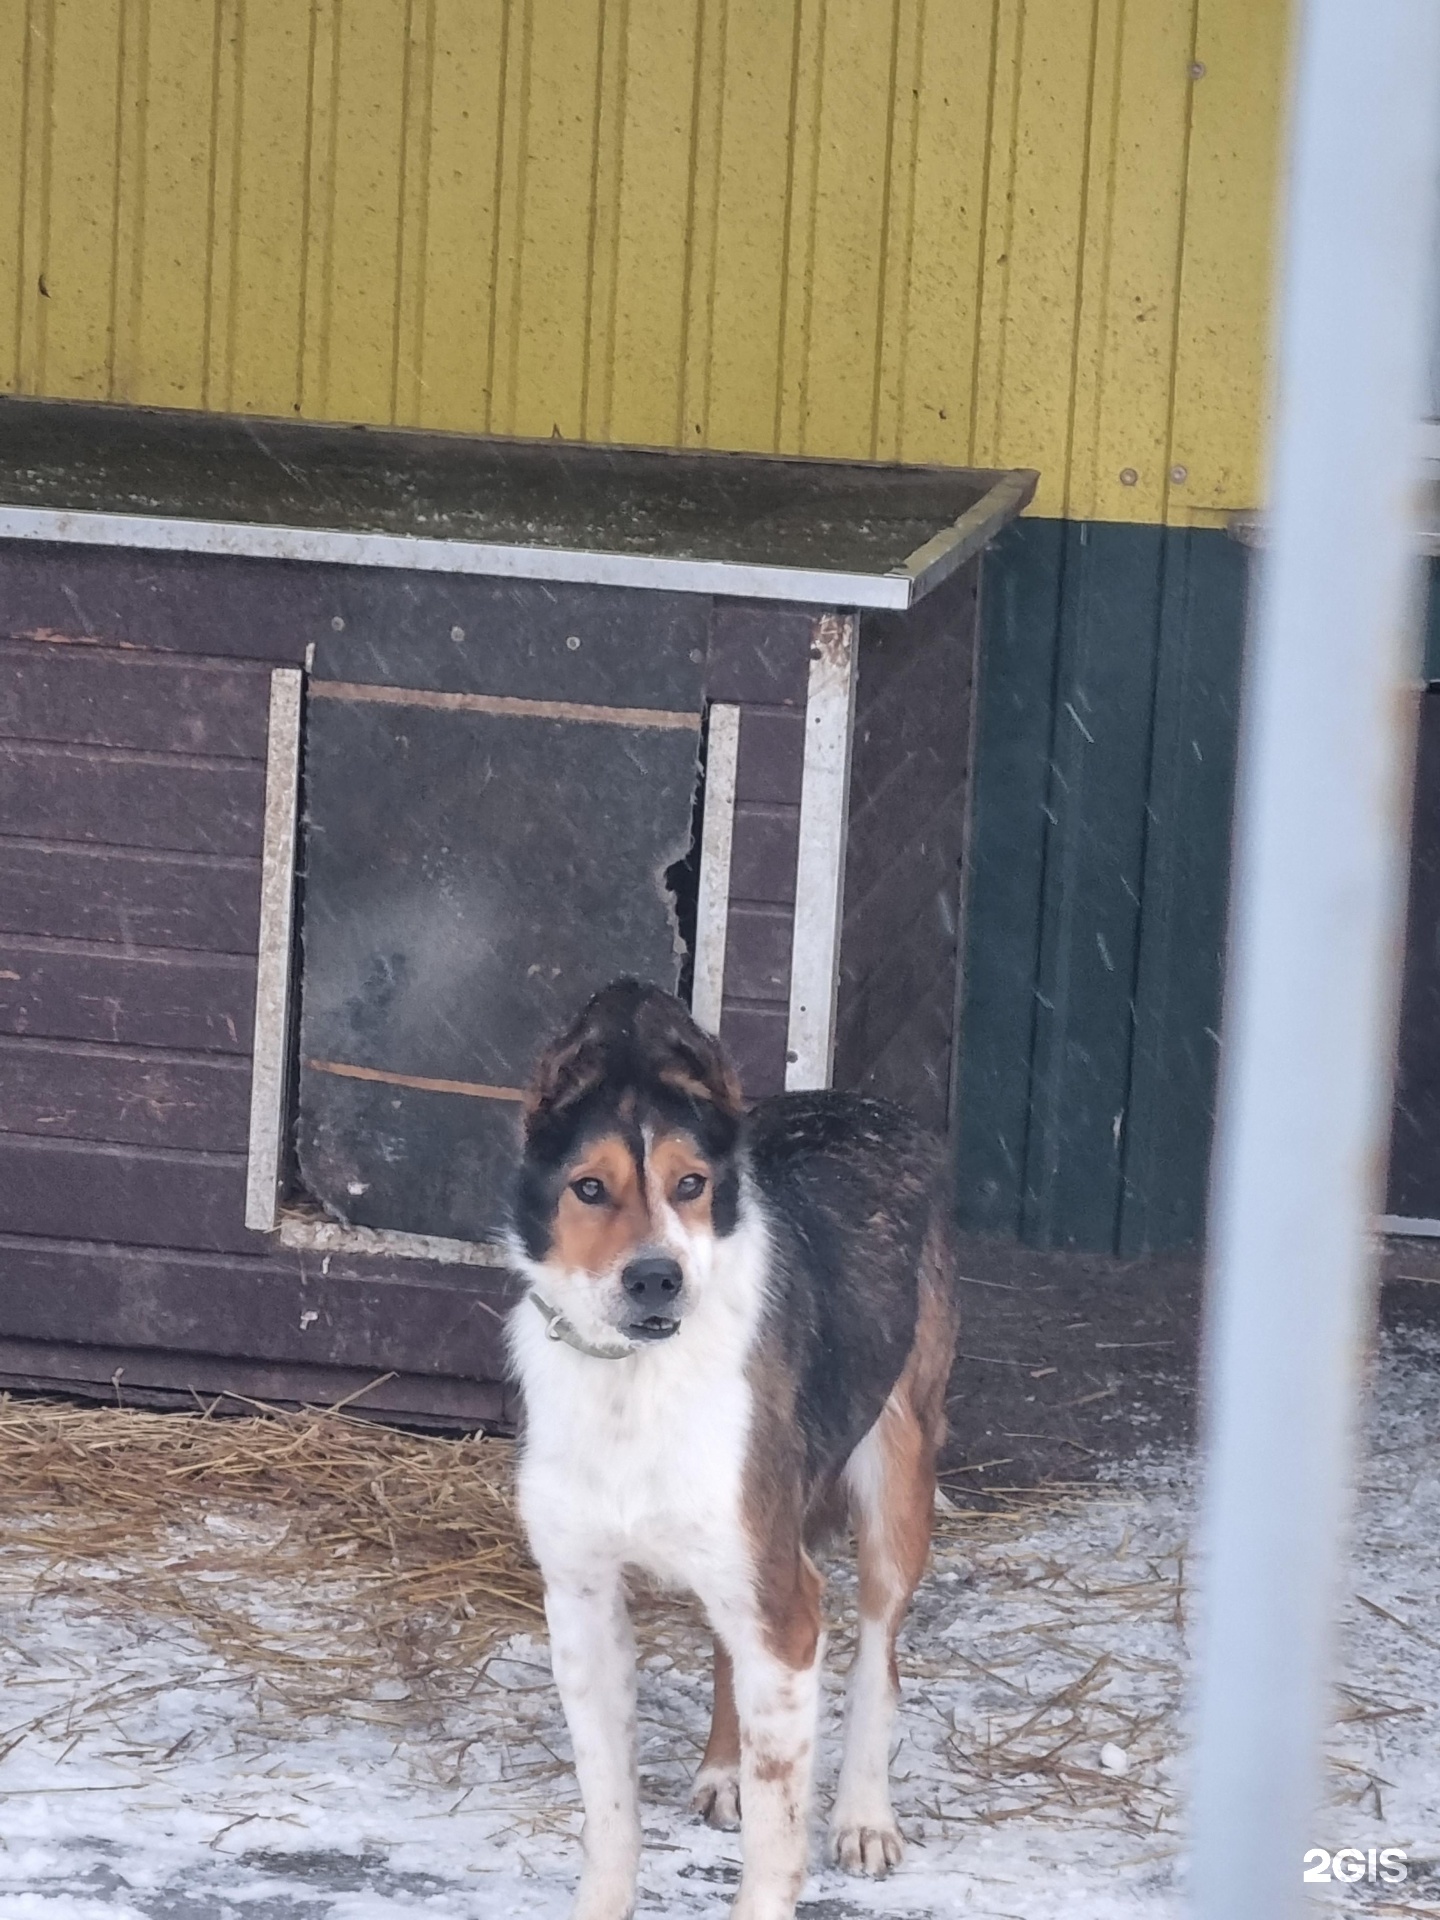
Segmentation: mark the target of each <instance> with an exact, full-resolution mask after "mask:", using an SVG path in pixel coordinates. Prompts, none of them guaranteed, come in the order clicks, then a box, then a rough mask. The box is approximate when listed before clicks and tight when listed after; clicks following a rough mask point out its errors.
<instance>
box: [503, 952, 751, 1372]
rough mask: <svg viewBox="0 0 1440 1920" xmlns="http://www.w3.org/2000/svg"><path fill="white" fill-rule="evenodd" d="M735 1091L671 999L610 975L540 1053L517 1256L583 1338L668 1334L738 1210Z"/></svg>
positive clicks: (718, 1057)
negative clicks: (611, 980) (606, 984)
mask: <svg viewBox="0 0 1440 1920" xmlns="http://www.w3.org/2000/svg"><path fill="white" fill-rule="evenodd" d="M740 1116H741V1097H740V1087H739V1083H738V1081H737V1080H736V1077H735V1074H734V1072H733V1070H732V1069H731V1067H730V1065H729V1063H728V1061H727V1060H726V1058H725V1055H724V1053H723V1052H722V1051H721V1048H720V1045H719V1042H718V1041H716V1040H714V1039H712V1038H711V1037H710V1035H709V1034H707V1033H704V1032H703V1031H702V1030H701V1029H700V1028H699V1027H698V1026H697V1025H696V1024H695V1022H694V1021H693V1020H692V1019H691V1017H690V1015H689V1013H688V1012H687V1011H686V1009H685V1007H684V1006H683V1005H682V1004H681V1003H680V1001H678V1000H677V999H675V998H674V996H673V995H671V994H668V993H662V992H661V991H660V990H659V988H657V987H650V986H645V985H642V984H641V983H640V982H638V981H633V980H620V981H616V982H615V984H614V985H613V986H609V987H606V988H605V989H604V990H603V991H602V992H600V993H597V994H596V996H595V998H594V999H593V1000H592V1001H591V1002H590V1004H589V1005H588V1006H587V1007H586V1008H585V1010H584V1012H583V1013H582V1014H581V1015H580V1017H579V1018H578V1019H577V1020H576V1021H575V1023H574V1024H573V1025H572V1026H571V1027H570V1028H568V1029H567V1031H566V1032H564V1033H563V1034H561V1035H560V1037H559V1039H558V1040H556V1041H555V1042H554V1043H553V1045H552V1046H550V1047H549V1048H548V1049H547V1051H546V1052H545V1054H544V1056H543V1058H542V1059H541V1061H540V1064H539V1067H538V1068H537V1069H536V1073H535V1078H534V1081H533V1083H532V1084H531V1087H530V1090H529V1093H528V1095H527V1096H526V1103H525V1146H524V1155H523V1158H522V1161H521V1165H520V1171H519V1174H518V1176H517V1179H516V1184H515V1194H514V1205H513V1227H514V1236H515V1241H516V1243H517V1246H516V1251H517V1254H519V1255H521V1256H523V1258H522V1265H523V1266H524V1267H525V1268H526V1270H527V1271H528V1272H529V1274H530V1275H531V1277H532V1278H535V1279H537V1280H540V1281H541V1283H542V1285H543V1288H544V1291H545V1294H546V1296H547V1297H548V1299H549V1300H550V1302H551V1303H552V1304H553V1305H554V1306H555V1307H557V1308H558V1309H559V1310H560V1312H561V1313H562V1314H563V1315H564V1316H565V1318H566V1319H567V1320H568V1321H569V1322H570V1324H571V1325H572V1326H573V1327H574V1328H575V1329H576V1330H577V1332H579V1333H581V1334H582V1335H584V1336H585V1337H587V1338H590V1339H599V1340H602V1341H604V1340H611V1341H613V1339H614V1337H615V1336H616V1334H619V1335H620V1336H622V1337H623V1338H624V1339H625V1340H627V1341H629V1342H630V1343H632V1344H636V1345H638V1344H640V1343H642V1342H649V1341H656V1340H664V1339H667V1338H668V1337H669V1336H670V1335H671V1334H673V1333H675V1332H676V1331H677V1330H678V1328H679V1325H680V1323H681V1321H682V1320H683V1319H684V1318H685V1315H686V1314H687V1313H688V1312H690V1311H691V1310H692V1309H693V1307H694V1306H695V1305H696V1304H697V1303H698V1301H699V1300H700V1298H701V1297H702V1296H703V1293H704V1290H705V1288H706V1285H707V1283H708V1282H709V1280H710V1276H711V1272H712V1269H713V1264H714V1250H715V1246H716V1242H717V1241H719V1240H723V1239H724V1238H725V1237H726V1236H727V1235H728V1234H730V1233H732V1232H733V1231H734V1228H735V1225H736V1218H737V1211H738V1206H739V1189H740V1175H739V1165H738V1159H737V1150H738V1145H739V1135H740Z"/></svg>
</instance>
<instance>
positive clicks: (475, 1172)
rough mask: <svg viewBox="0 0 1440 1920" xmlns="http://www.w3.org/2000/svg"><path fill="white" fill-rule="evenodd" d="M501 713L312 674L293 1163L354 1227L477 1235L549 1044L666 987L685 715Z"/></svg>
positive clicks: (308, 1185)
mask: <svg viewBox="0 0 1440 1920" xmlns="http://www.w3.org/2000/svg"><path fill="white" fill-rule="evenodd" d="M510 704H511V705H512V706H518V707H521V708H527V707H528V708H541V709H542V711H538V712H537V711H519V712H516V711H505V710H503V709H504V707H505V705H506V703H505V702H503V701H488V702H487V701H486V700H485V698H484V697H483V696H467V695H437V694H434V693H408V692H406V691H405V690H402V689H390V688H387V689H383V690H382V689H376V688H372V687H358V686H353V685H351V686H347V685H327V684H326V683H325V682H323V681H320V682H316V683H314V684H313V685H312V689H311V697H310V703H309V711H308V718H307V723H306V751H305V780H306V818H305V829H304V849H303V852H304V867H303V876H304V879H303V964H302V971H301V980H302V995H301V1025H300V1073H299V1115H298V1133H297V1141H296V1146H297V1160H298V1169H299V1174H300V1180H301V1184H302V1186H303V1187H304V1188H305V1189H306V1191H307V1192H308V1193H309V1194H310V1195H311V1196H312V1197H313V1198H314V1199H315V1200H318V1201H319V1202H320V1203H321V1205H322V1206H323V1207H324V1208H325V1210H326V1211H327V1212H328V1213H329V1214H331V1215H333V1216H334V1217H336V1218H338V1219H341V1220H344V1221H347V1222H349V1223H350V1224H352V1225H356V1226H367V1227H380V1228H390V1229H394V1230H398V1231H403V1232H409V1233H423V1234H439V1235H444V1236H447V1237H453V1238H460V1239H483V1238H486V1237H488V1236H490V1235H491V1234H493V1233H494V1232H495V1230H496V1229H497V1227H498V1226H499V1224H500V1220H501V1207H502V1204H503V1200H504V1194H505V1188H506V1183H507V1180H508V1177H509V1172H510V1168H511V1166H512V1165H513V1161H514V1154H515V1142H516V1137H517V1128H518V1124H519V1113H520V1109H519V1092H520V1090H521V1089H522V1088H523V1086H524V1085H525V1083H526V1081H527V1079H528V1077H529V1074H530V1072H531V1069H532V1067H533V1065H534V1062H535V1058H536V1055H537V1053H538V1052H539V1050H540V1048H541V1047H542V1046H543V1044H544V1043H545V1041H546V1040H547V1039H548V1038H549V1037H550V1036H551V1035H552V1034H553V1033H554V1032H555V1031H556V1029H557V1028H558V1027H559V1026H560V1025H561V1024H562V1023H563V1022H565V1021H566V1020H568V1019H569V1018H570V1017H571V1016H572V1015H573V1013H574V1012H575V1011H576V1009H577V1008H578V1007H579V1005H580V1004H581V1003H582V1001H583V1000H584V999H585V998H586V996H587V995H588V994H590V993H591V992H593V991H594V990H595V989H596V988H598V987H600V986H603V985H604V984H605V982H606V981H608V980H610V979H612V978H614V977H615V976H616V975H618V974H625V973H629V974H637V975H640V976H643V977H645V978H647V979H651V980H656V981H659V982H662V983H664V984H667V985H669V986H671V987H673V986H674V985H675V984H676V981H677V978H678V974H679V964H680V952H679V942H678V940H677V936H676V931H675V919H674V909H673V902H672V899H671V897H670V894H669V892H668V890H667V886H666V879H665V875H666V869H667V868H668V867H669V866H670V865H671V864H672V863H673V862H675V861H677V860H678V859H680V858H681V857H682V856H683V855H684V853H685V851H686V849H687V847H688V845H689V841H690V834H691V810H692V804H693V798H694V784H695V774H696V755H697V746H698V740H699V716H698V714H696V715H694V716H693V717H692V716H690V715H688V714H683V713H675V712H660V711H657V712H655V713H653V714H649V715H645V714H640V713H637V712H636V711H635V710H633V709H632V710H628V711H627V710H622V709H613V710H608V711H609V715H610V717H606V714H607V710H606V709H602V708H598V707H596V708H584V709H572V710H571V715H581V716H583V717H570V716H567V714H566V711H565V710H564V709H563V708H558V707H557V706H555V705H554V704H548V703H541V702H518V703H510ZM487 708H488V710H487ZM496 708H500V709H502V710H500V711H496V710H494V709H496Z"/></svg>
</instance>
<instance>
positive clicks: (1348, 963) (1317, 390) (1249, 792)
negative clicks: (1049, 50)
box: [1193, 0, 1440, 1920]
mask: <svg viewBox="0 0 1440 1920" xmlns="http://www.w3.org/2000/svg"><path fill="white" fill-rule="evenodd" d="M1297 24H1298V30H1299V43H1298V55H1297V66H1296V89H1295V96H1294V103H1293V115H1292V128H1291V141H1290V180H1289V195H1288V209H1287V224H1286V236H1285V246H1284V256H1283V284H1282V296H1281V297H1282V306H1281V324H1280V338H1279V386H1278V395H1277V414H1276V422H1275V431H1274V441H1273V446H1272V472H1273V486H1272V500H1273V506H1272V515H1271V520H1270V538H1269V545H1268V549H1267V551H1266V552H1265V554H1264V557H1263V560H1262V563H1261V587H1260V594H1259V603H1258V613H1257V618H1256V620H1255V624H1254V627H1253V630H1252V638H1251V654H1250V658H1249V661H1248V665H1247V684H1246V693H1245V706H1244V719H1243V726H1242V740H1241V773H1240V790H1239V799H1238V811H1237V831H1236V871H1235V882H1234V889H1233V897H1232V919H1231V960H1230V971H1229V979H1228V984H1227V997H1226V1011H1225V1031H1224V1051H1223V1067H1222V1075H1221V1095H1220V1110H1219V1126H1218V1134H1217V1140H1216V1166H1215V1176H1214V1184H1213V1194H1212V1202H1213V1204H1212V1220H1211V1229H1210V1279H1209V1305H1208V1329H1207V1380H1206V1421H1207V1438H1208V1458H1207V1468H1206V1490H1205V1506H1204V1518H1203V1530H1202V1542H1203V1547H1204V1559H1205V1564H1206V1568H1207V1574H1206V1580H1207V1586H1206V1608H1205V1626H1204V1630H1203V1635H1202V1644H1201V1666H1200V1680H1199V1699H1198V1716H1197V1717H1198V1726H1197V1741H1198V1745H1197V1751H1196V1779H1195V1794H1194V1808H1193V1812H1194V1820H1193V1846H1194V1852H1193V1885H1194V1892H1195V1902H1194V1905H1195V1911H1196V1912H1197V1914H1199V1915H1201V1916H1203V1920H1285V1917H1286V1916H1289V1915H1292V1914H1296V1913H1298V1912H1300V1911H1302V1910H1303V1897H1302V1896H1303V1888H1302V1883H1301V1878H1300V1876H1301V1870H1302V1869H1301V1856H1302V1853H1303V1851H1304V1849H1305V1848H1306V1847H1307V1846H1310V1845H1316V1844H1323V1843H1324V1840H1323V1835H1322V1834H1321V1833H1320V1832H1319V1831H1318V1830H1317V1826H1316V1824H1315V1822H1316V1815H1317V1809H1318V1799H1319V1787H1320V1743H1321V1739H1322V1735H1323V1731H1324V1727H1325V1724H1326V1718H1327V1710H1328V1705H1329V1654H1330V1645H1331V1633H1332V1622H1333V1619H1334V1615H1335V1604H1336V1601H1337V1598H1338V1585H1339V1575H1340V1570H1341V1567H1342V1564H1343V1540H1344V1533H1345V1529H1346V1522H1347V1517H1348V1516H1347V1506H1348V1488H1349V1485H1350V1481H1351V1474H1352V1466H1353V1449H1354V1432H1355V1422H1356V1412H1357V1404H1358V1399H1359V1389H1360V1379H1359V1367H1360V1362H1361V1357H1362V1350H1363V1345H1364V1341H1365V1337H1366V1332H1367V1328H1368V1312H1369V1309H1368V1298H1369V1281H1370V1276H1371V1270H1372V1263H1373V1255H1372V1245H1371V1240H1370V1236H1369V1233H1368V1221H1369V1218H1370V1216H1371V1214H1372V1212H1373V1210H1374V1209H1375V1207H1376V1205H1377V1203H1378V1202H1379V1199H1380V1192H1379V1188H1380V1176H1381V1169H1382V1166H1383V1160H1384V1150H1385V1136H1386V1128H1387V1123H1388V1115H1389V1101H1390V1085H1391V1053H1392V1049H1393V1036H1394V1025H1395V1004H1396V1000H1397V988H1398V973H1399V947H1400V930H1401V915H1402V895H1403V853H1404V845H1405V835H1406V824H1407V823H1406V806H1407V801H1408V785H1409V772H1410V757H1411V735H1412V728H1413V711H1414V700H1413V697H1412V696H1411V695H1410V694H1409V692H1408V687H1407V682H1410V681H1413V678H1414V673H1413V660H1412V652H1411V648H1412V635H1413V626H1414V621H1413V615H1414V611H1415V609H1414V606H1413V604H1412V601H1413V587H1414V576H1413V571H1412V558H1411V554H1410V551H1409V547H1410V540H1411V535H1410V531H1409V529H1410V515H1411V510H1412V501H1411V494H1412V486H1413V474H1412V467H1411V457H1412V450H1413V445H1414V420H1415V418H1416V416H1417V414H1418V412H1419V399H1420V393H1421V368H1422V362H1423V358H1424V344H1425V339H1426V329H1427V325H1428V319H1429V292H1430V289H1429V262H1430V257H1431V237H1432V233H1433V230H1434V227H1433V222H1434V201H1435V192H1434V187H1435V173H1436V162H1437V152H1440V141H1437V132H1436V128H1437V112H1440V6H1437V5H1436V0H1307V4H1304V5H1302V7H1301V11H1300V17H1299V20H1298V23H1297Z"/></svg>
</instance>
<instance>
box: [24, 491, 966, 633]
mask: <svg viewBox="0 0 1440 1920" xmlns="http://www.w3.org/2000/svg"><path fill="white" fill-rule="evenodd" d="M973 511H974V509H972V512H973ZM995 530H996V531H998V528H997V529H995ZM951 533H952V530H949V529H947V531H946V533H945V534H944V535H942V536H940V538H941V540H942V542H943V543H945V546H946V551H948V545H949V542H950V540H951ZM0 540H46V541H55V542H59V543H66V544H69V545H72V546H82V547H133V548H139V549H140V550H141V551H145V552H152V553H206V554H226V555H238V556H240V557H242V558H245V559H248V560H309V561H320V562H324V563H326V564H327V565H330V566H347V567H401V568H404V569H405V570H406V571H407V572H410V573H468V574H484V575H489V576H492V577H494V578H496V579H510V580H554V581H566V582H570V583H572V584H575V585H580V586H602V587H661V588H668V589H669V590H670V591H672V592H675V593H721V594H729V595H732V596H734V597H735V598H738V599H747V600H788V601H792V602H797V603H800V604H802V605H806V604H808V605H810V606H815V605H820V606H827V607H830V606H835V605H836V604H837V603H838V604H840V605H841V606H851V607H889V608H892V609H895V610H897V611H901V612H903V611H904V610H905V609H906V608H907V607H909V606H910V605H911V604H912V602H913V601H914V600H916V599H917V598H918V597H919V595H920V594H921V593H922V592H923V591H924V590H925V588H926V587H927V586H928V584H929V582H928V580H926V579H922V578H919V577H912V575H911V574H910V573H909V572H908V571H906V569H905V568H903V567H902V568H900V569H897V570H896V571H895V572H893V573H852V572H849V571H846V570H842V569H836V570H835V571H834V572H830V571H828V570H826V569H824V568H820V567H783V566H766V565H747V564H743V563H741V562H737V561H732V560H686V559H678V558H677V559H666V558H662V557H660V556H658V555H653V554H647V553H593V552H591V553H587V552H584V551H582V550H579V549H575V548H570V547H519V546H512V545H507V544H504V543H501V542H492V541H485V540H431V539H422V538H418V537H416V536H414V535H411V534H398V533H347V532H345V531H343V530H342V529H339V528H334V527H272V526H256V525H255V524H253V523H252V522H247V521H240V520H172V519H164V518H161V517H159V516H158V515H157V516H153V517H152V516H149V515H146V514H138V513H88V512H73V511H65V512H59V511H56V510H55V509H54V508H50V507H11V506H0ZM937 577H938V578H943V577H944V576H943V573H941V574H939V575H938V576H937Z"/></svg>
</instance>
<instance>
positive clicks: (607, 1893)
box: [570, 1868, 635, 1920]
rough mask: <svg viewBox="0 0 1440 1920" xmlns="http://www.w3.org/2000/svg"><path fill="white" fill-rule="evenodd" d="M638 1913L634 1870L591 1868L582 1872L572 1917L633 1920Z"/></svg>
mask: <svg viewBox="0 0 1440 1920" xmlns="http://www.w3.org/2000/svg"><path fill="white" fill-rule="evenodd" d="M634 1912H635V1876H634V1874H633V1873H630V1872H618V1873H616V1872H612V1873H603V1872H602V1873H596V1872H593V1871H591V1870H590V1869H588V1868H587V1869H586V1871H585V1872H584V1873H582V1874H581V1876H580V1885H579V1886H578V1887H577V1888H576V1891H575V1901H574V1905H573V1906H572V1907H571V1909H570V1920H632V1916H633V1914H634Z"/></svg>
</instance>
